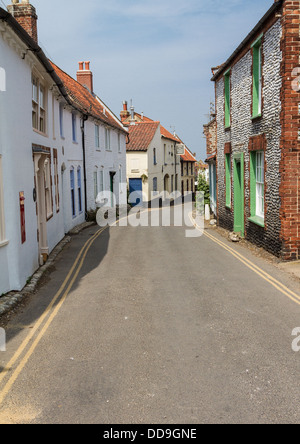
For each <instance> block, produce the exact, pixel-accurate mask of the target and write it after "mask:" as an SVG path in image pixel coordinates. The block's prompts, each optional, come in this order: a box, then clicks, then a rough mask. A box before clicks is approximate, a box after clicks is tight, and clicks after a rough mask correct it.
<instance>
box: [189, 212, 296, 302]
mask: <svg viewBox="0 0 300 444" xmlns="http://www.w3.org/2000/svg"><path fill="white" fill-rule="evenodd" d="M190 219H191V220H192V222H193V224H194V227H195V228H196V229H197V230H199V231H201V233H203V234H204V236H206V237H208V238H209V239H210V240H212V241H213V242H215V243H216V244H218V245H220V246H221V247H222V248H224V249H225V250H227V251H228V252H229V253H230V254H232V255H233V256H234V257H236V258H237V259H238V260H239V261H240V262H242V263H243V264H244V265H246V267H248V268H250V269H251V270H252V271H254V272H255V273H256V274H258V275H259V276H260V277H262V278H263V279H264V280H265V281H267V282H269V283H270V284H271V285H272V286H273V287H275V288H276V289H277V290H279V291H280V292H281V293H283V294H284V295H285V296H287V297H288V298H289V299H291V300H292V301H293V302H295V303H296V304H298V305H300V296H299V295H298V294H297V293H295V292H293V291H292V290H290V289H289V288H287V287H286V286H285V285H284V284H282V283H281V282H279V281H278V280H276V279H275V278H274V277H273V276H270V275H269V274H268V273H266V272H265V271H264V270H262V269H261V268H260V267H258V266H257V265H256V264H254V263H253V262H251V261H250V260H249V259H247V258H246V257H245V256H243V255H242V254H240V253H238V252H237V251H235V250H234V249H233V248H231V247H229V246H228V245H226V244H225V243H224V242H222V241H220V240H219V239H216V238H215V237H214V236H212V235H211V234H209V233H207V231H204V230H203V229H201V228H200V227H198V225H197V223H196V222H195V221H194V219H193V218H192V216H191V215H190Z"/></svg>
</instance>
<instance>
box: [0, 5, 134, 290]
mask: <svg viewBox="0 0 300 444" xmlns="http://www.w3.org/2000/svg"><path fill="white" fill-rule="evenodd" d="M8 10H9V12H7V11H5V10H4V9H1V8H0V65H1V66H0V295H1V294H3V293H6V292H8V291H11V290H16V291H19V290H21V289H22V288H23V287H24V285H25V284H26V281H27V279H28V278H29V277H30V276H32V274H33V273H34V272H35V271H36V270H37V268H38V267H39V265H41V264H43V263H44V262H45V261H46V260H47V258H48V255H49V254H50V252H51V251H52V250H53V249H54V247H55V246H56V245H57V244H58V243H59V242H60V240H61V239H62V238H63V237H64V236H65V233H67V232H68V231H69V230H70V229H72V228H73V227H74V226H76V225H78V224H80V223H82V222H84V221H85V219H86V214H87V212H88V211H89V210H91V209H95V208H96V203H95V201H96V194H97V192H98V191H100V189H101V187H102V186H103V187H105V188H106V189H110V187H112V188H116V187H117V185H118V183H119V181H121V180H122V179H123V177H125V174H126V135H127V131H126V130H125V129H124V128H123V126H122V124H121V122H120V121H119V120H118V119H117V118H116V117H115V116H114V115H113V114H112V112H111V111H110V110H109V109H108V108H107V107H106V106H105V105H104V104H102V102H101V100H100V99H98V98H97V97H96V96H95V95H94V94H93V93H92V89H91V90H90V91H89V90H88V88H87V85H85V83H84V79H81V80H82V81H80V82H79V81H78V82H77V81H76V80H74V79H72V78H71V77H70V76H68V75H67V74H65V73H63V71H61V70H60V69H59V68H58V67H57V66H56V65H54V64H53V63H52V62H50V61H49V60H48V59H47V57H46V56H45V54H44V52H43V51H42V50H41V48H40V47H39V46H38V43H37V42H38V39H37V15H36V10H35V8H34V7H33V6H32V5H30V4H29V2H28V1H26V0H24V1H23V2H22V3H19V2H18V0H14V1H13V4H12V5H10V6H8ZM21 24H22V26H21ZM81 67H82V68H83V64H82V66H81ZM87 67H88V68H89V65H88V66H87V65H86V68H87ZM79 71H84V73H81V74H87V75H88V77H90V76H91V73H90V71H89V69H80V70H79ZM78 80H80V74H79V78H78ZM83 85H85V86H83ZM98 130H99V131H98ZM102 172H103V181H102ZM116 203H118V202H117V201H116V202H112V204H113V205H114V204H116Z"/></svg>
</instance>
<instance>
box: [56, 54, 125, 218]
mask: <svg viewBox="0 0 300 444" xmlns="http://www.w3.org/2000/svg"><path fill="white" fill-rule="evenodd" d="M52 66H53V68H54V70H55V73H56V74H57V75H58V77H59V78H60V79H61V81H62V83H63V85H64V87H65V88H66V90H67V91H68V94H69V97H70V99H71V100H72V104H73V106H74V107H76V108H77V110H76V111H74V110H73V111H72V109H71V111H72V114H71V117H70V110H69V107H68V106H63V107H62V105H60V106H61V107H62V108H63V109H62V110H61V116H60V128H62V130H61V140H62V143H63V141H64V140H65V137H66V136H65V119H67V122H68V124H67V126H68V128H66V131H67V134H68V135H69V136H70V135H72V144H73V148H72V149H71V151H68V153H65V156H64V158H63V160H64V162H65V165H66V170H67V171H68V174H70V175H71V182H73V181H72V176H73V173H72V171H73V169H75V170H76V165H77V164H78V162H77V163H76V155H75V153H77V151H76V147H80V150H81V152H83V168H82V174H81V180H82V184H83V185H82V186H83V188H84V189H85V190H86V191H85V193H86V198H85V199H84V200H85V202H86V205H85V208H81V211H83V212H84V213H89V212H90V211H95V210H96V208H97V202H96V200H97V196H98V194H99V193H100V192H102V191H111V193H112V194H113V195H114V196H115V197H114V198H111V202H110V204H111V205H112V206H115V205H118V204H119V185H120V184H121V183H122V182H123V181H125V182H126V140H127V135H128V132H127V130H126V129H125V128H124V127H123V125H122V123H121V122H120V120H119V119H117V117H116V116H115V115H114V114H113V113H112V111H111V110H110V109H109V108H108V107H107V105H105V104H104V103H103V102H102V101H101V99H100V98H99V97H97V96H96V95H95V94H94V91H93V74H92V72H91V70H90V62H80V63H79V70H78V71H77V80H75V79H73V78H72V77H71V76H69V75H68V74H67V73H65V72H64V71H62V70H61V69H60V68H59V67H58V66H56V65H55V64H54V63H52ZM68 114H69V117H68ZM67 145H68V146H70V143H69V144H67ZM78 156H80V154H79V153H78V155H77V158H78ZM79 167H80V165H79ZM75 176H76V171H75ZM75 179H76V177H75ZM75 182H76V180H75ZM77 183H78V180H77ZM84 184H85V187H84ZM71 188H72V186H71ZM75 188H76V187H75ZM75 194H76V193H75ZM67 201H68V199H66V205H69V206H71V207H72V214H74V215H75V216H74V217H76V215H78V214H79V213H80V208H79V204H78V202H77V200H76V198H75V199H73V198H72V199H71V201H70V202H69V203H68V202H67Z"/></svg>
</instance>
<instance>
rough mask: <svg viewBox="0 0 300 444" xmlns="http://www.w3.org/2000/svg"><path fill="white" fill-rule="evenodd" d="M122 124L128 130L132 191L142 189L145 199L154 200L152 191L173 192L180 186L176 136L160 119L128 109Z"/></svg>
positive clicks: (128, 175)
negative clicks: (155, 119) (150, 117)
mask: <svg viewBox="0 0 300 444" xmlns="http://www.w3.org/2000/svg"><path fill="white" fill-rule="evenodd" d="M121 120H122V123H123V125H125V126H127V128H128V131H129V143H128V145H127V180H128V185H129V190H130V191H135V192H137V193H138V192H141V191H142V192H143V194H144V197H143V201H146V202H149V201H150V200H151V196H152V192H154V193H156V192H157V193H162V192H164V191H167V192H168V193H173V192H175V191H177V190H180V184H179V183H180V175H181V170H180V156H179V155H177V146H178V145H179V144H181V141H180V139H179V138H178V137H177V136H174V135H172V134H171V133H170V132H169V131H167V130H166V129H165V128H164V127H163V126H162V125H161V123H160V122H158V121H153V120H151V119H149V118H148V117H145V116H144V115H142V114H138V113H136V112H134V108H133V107H131V112H129V111H128V109H127V102H124V104H123V111H122V112H121Z"/></svg>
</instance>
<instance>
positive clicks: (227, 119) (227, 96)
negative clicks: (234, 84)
mask: <svg viewBox="0 0 300 444" xmlns="http://www.w3.org/2000/svg"><path fill="white" fill-rule="evenodd" d="M224 81H225V128H229V127H230V125H231V118H230V112H231V110H230V98H231V94H230V88H231V84H230V83H231V82H230V71H229V72H227V73H226V74H225V77H224Z"/></svg>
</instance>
